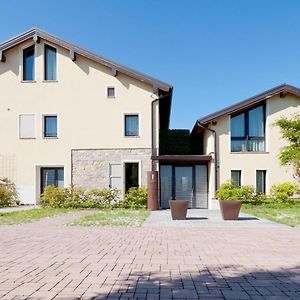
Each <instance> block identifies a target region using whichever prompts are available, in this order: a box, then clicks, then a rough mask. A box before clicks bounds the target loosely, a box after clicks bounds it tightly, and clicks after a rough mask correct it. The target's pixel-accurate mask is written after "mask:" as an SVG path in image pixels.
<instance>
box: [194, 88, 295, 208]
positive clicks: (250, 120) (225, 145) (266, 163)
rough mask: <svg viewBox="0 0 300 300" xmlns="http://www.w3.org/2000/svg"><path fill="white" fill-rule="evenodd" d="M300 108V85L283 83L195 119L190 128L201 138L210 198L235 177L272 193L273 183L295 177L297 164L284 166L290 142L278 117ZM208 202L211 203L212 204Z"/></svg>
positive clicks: (257, 188)
mask: <svg viewBox="0 0 300 300" xmlns="http://www.w3.org/2000/svg"><path fill="white" fill-rule="evenodd" d="M299 113H300V89H298V88H296V87H293V86H291V85H287V84H283V85H280V86H277V87H275V88H273V89H270V90H268V91H265V92H263V93H261V94H259V95H256V96H254V97H251V98H249V99H247V100H244V101H242V102H239V103H237V104H234V105H232V106H230V107H227V108H225V109H222V110H220V111H217V112H215V113H212V114H210V115H208V116H205V117H203V118H200V119H199V120H197V122H196V124H195V126H194V128H193V131H192V134H194V135H198V136H200V137H202V139H203V148H202V153H201V154H202V155H204V156H205V155H206V156H211V158H212V159H211V160H210V161H209V162H207V168H208V177H207V186H208V198H209V199H213V198H214V197H215V191H216V189H218V187H219V186H220V185H221V184H222V183H225V182H226V181H228V180H230V179H232V180H234V181H235V182H236V184H237V185H238V186H240V185H252V186H254V188H255V190H256V192H262V193H266V194H268V193H269V192H270V187H271V186H272V185H273V184H277V183H283V182H287V181H290V182H291V181H294V178H293V168H292V167H291V166H282V165H280V161H279V154H280V151H281V149H282V148H283V147H284V146H285V145H287V144H286V141H285V140H284V139H283V138H282V135H281V132H280V129H279V127H278V126H276V125H275V122H276V121H277V120H278V119H280V118H282V117H287V118H290V117H292V116H294V115H299ZM208 206H209V205H208Z"/></svg>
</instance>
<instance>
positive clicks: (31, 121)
mask: <svg viewBox="0 0 300 300" xmlns="http://www.w3.org/2000/svg"><path fill="white" fill-rule="evenodd" d="M19 137H20V139H34V138H35V115H34V114H21V115H19Z"/></svg>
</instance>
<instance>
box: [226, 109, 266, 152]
mask: <svg viewBox="0 0 300 300" xmlns="http://www.w3.org/2000/svg"><path fill="white" fill-rule="evenodd" d="M230 129H231V152H245V151H250V152H260V151H265V110H264V106H258V107H255V108H253V109H251V110H248V111H245V112H243V113H240V114H238V115H235V116H231V119H230Z"/></svg>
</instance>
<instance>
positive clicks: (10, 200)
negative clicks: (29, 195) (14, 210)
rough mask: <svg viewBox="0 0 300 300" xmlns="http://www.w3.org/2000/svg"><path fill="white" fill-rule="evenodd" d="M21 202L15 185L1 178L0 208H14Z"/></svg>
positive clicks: (5, 178)
mask: <svg viewBox="0 0 300 300" xmlns="http://www.w3.org/2000/svg"><path fill="white" fill-rule="evenodd" d="M19 202H20V200H19V195H18V192H17V189H16V185H15V183H14V182H13V181H11V180H10V179H8V178H7V177H4V178H0V207H5V206H13V205H16V204H17V203H19Z"/></svg>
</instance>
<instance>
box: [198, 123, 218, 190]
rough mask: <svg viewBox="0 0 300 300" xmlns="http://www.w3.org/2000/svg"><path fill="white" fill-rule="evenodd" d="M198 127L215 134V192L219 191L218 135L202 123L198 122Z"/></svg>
mask: <svg viewBox="0 0 300 300" xmlns="http://www.w3.org/2000/svg"><path fill="white" fill-rule="evenodd" d="M197 125H198V126H199V127H201V128H203V129H205V130H208V131H210V132H212V133H213V135H214V153H215V170H214V171H215V192H216V191H217V189H218V156H217V134H216V131H215V130H213V129H211V128H208V127H205V126H203V125H202V124H201V123H200V122H198V121H197Z"/></svg>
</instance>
